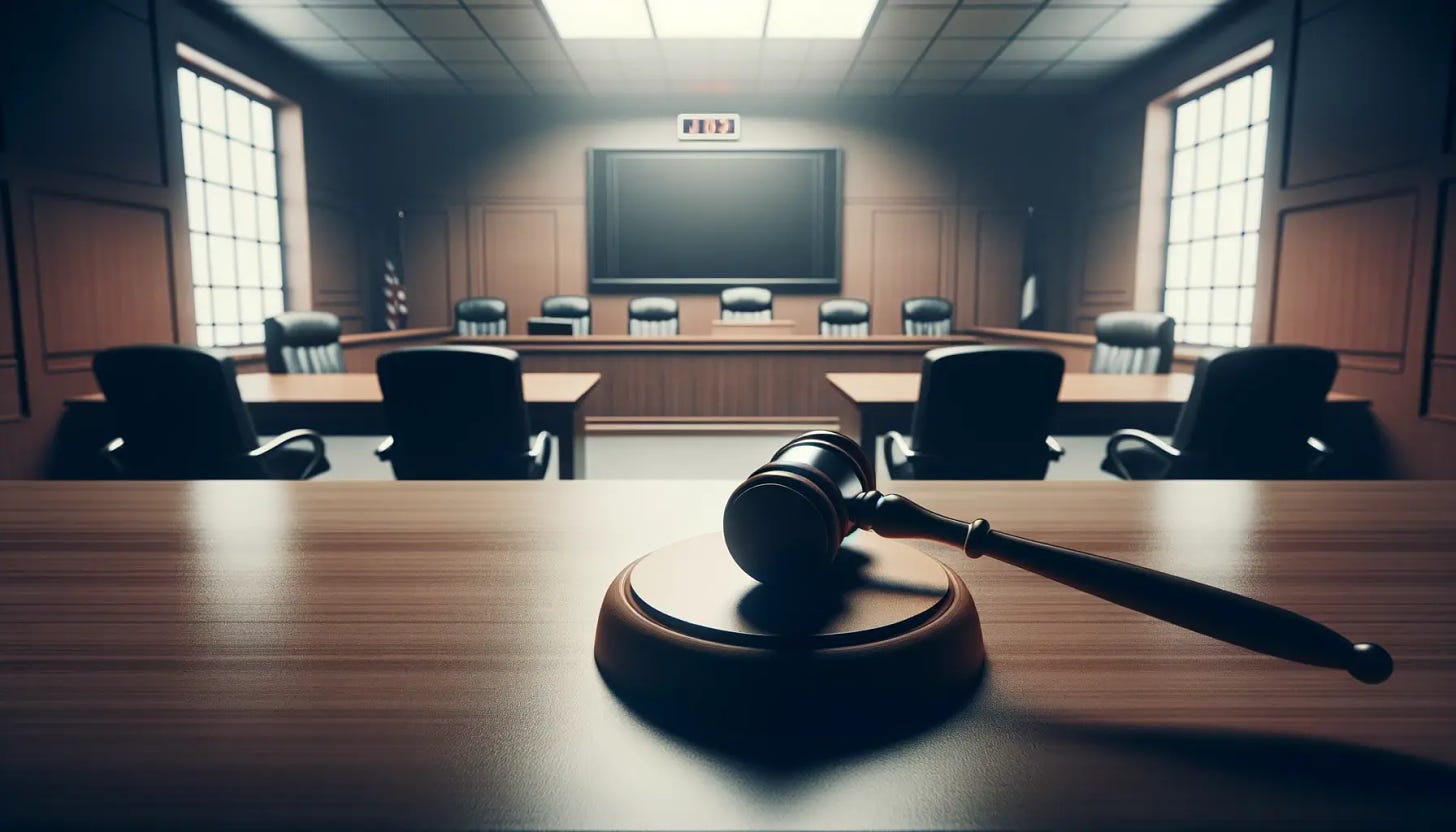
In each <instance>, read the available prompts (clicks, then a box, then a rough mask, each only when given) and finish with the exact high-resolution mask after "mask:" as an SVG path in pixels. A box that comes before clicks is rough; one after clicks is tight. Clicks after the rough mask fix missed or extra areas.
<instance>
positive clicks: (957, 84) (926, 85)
mask: <svg viewBox="0 0 1456 832" xmlns="http://www.w3.org/2000/svg"><path fill="white" fill-rule="evenodd" d="M963 85H964V83H963V82H961V81H917V80H914V79H911V80H909V81H906V82H905V83H903V84H901V85H900V89H899V90H898V91H897V92H898V94H899V95H955V94H956V93H958V92H960V91H961V87H962V86H963Z"/></svg>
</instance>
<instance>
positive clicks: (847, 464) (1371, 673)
mask: <svg viewBox="0 0 1456 832" xmlns="http://www.w3.org/2000/svg"><path fill="white" fill-rule="evenodd" d="M873 470H874V469H873V468H872V466H871V465H870V463H869V461H868V460H867V459H866V458H865V456H864V454H863V453H862V452H861V450H860V448H859V445H858V444H856V443H855V442H854V441H853V440H852V439H850V438H849V437H847V436H845V435H843V434H840V433H835V432H833V431H810V432H808V433H805V434H803V435H801V436H799V437H798V438H796V439H794V440H793V441H791V442H789V443H788V444H787V445H785V446H784V447H783V448H781V449H779V451H778V452H777V453H775V454H774V456H773V459H772V460H770V461H769V462H768V464H766V465H764V466H762V467H760V468H759V469H758V470H757V471H755V472H754V473H753V474H752V475H751V476H749V478H748V479H747V480H745V481H744V482H743V484H741V485H740V486H738V488H737V489H735V490H734V492H733V494H732V496H731V497H729V499H728V504H727V506H726V508H725V509H724V512H723V535H724V539H725V541H726V542H727V545H728V551H729V554H731V555H732V556H733V559H734V561H736V562H737V563H738V565H739V567H740V568H742V569H743V571H744V572H746V573H748V574H749V575H750V576H752V577H753V578H755V579H757V580H758V581H759V582H761V583H763V584H765V585H766V586H770V587H773V588H774V589H775V592H776V594H778V595H783V594H785V593H787V592H792V591H793V589H794V588H796V587H812V586H815V585H816V584H819V583H821V582H823V581H825V580H827V576H828V575H829V573H830V567H831V565H832V564H833V562H834V559H835V557H836V555H837V554H838V552H839V546H840V543H841V542H842V541H843V540H844V537H845V535H847V534H849V533H850V532H851V531H853V530H855V529H856V528H859V529H866V530H869V531H873V532H875V533H876V534H879V535H881V536H884V537H892V538H897V537H898V538H919V539H923V540H935V541H939V542H941V543H946V544H949V545H951V546H955V547H957V548H959V549H961V550H962V551H963V552H965V553H966V555H968V556H970V557H972V558H975V557H980V556H982V555H987V556H990V557H993V558H995V559H996V560H999V561H1002V562H1003V563H1008V564H1011V565H1012V566H1016V567H1019V568H1021V569H1025V570H1027V571H1029V572H1034V573H1036V574H1038V575H1041V576H1043V577H1046V578H1050V579H1052V580H1054V581H1057V582H1058V583H1062V584H1065V585H1067V586H1069V587H1072V588H1074V589H1078V590H1081V591H1083V592H1086V593H1088V594H1091V595H1095V596H1097V597H1098V598H1102V599H1104V600H1107V601H1111V602H1112V603H1114V604H1118V605H1120V606H1123V607H1127V608H1128V609H1133V610H1137V611H1138V612H1141V613H1145V614H1147V615H1151V616H1153V617H1155V618H1160V619H1162V620H1164V621H1167V622H1169V623H1171V624H1176V625H1178V626H1179V627H1183V628H1185V629H1188V630H1192V631H1194V632H1197V633H1202V634H1204V635H1206V636H1210V637H1212V638H1216V639H1219V640H1221V641H1226V642H1228V643H1230V644H1237V645H1239V646H1240V647H1245V648H1248V649H1250V650H1254V651H1256V652H1259V653H1264V654H1266V655H1270V656H1277V657H1279V658H1282V659H1288V660H1290V661H1296V662H1302V663H1304V664H1309V665H1315V666H1318V667H1332V668H1340V669H1343V670H1345V671H1347V672H1349V674H1350V675H1351V676H1354V677H1355V678H1356V679H1359V680H1360V681H1362V682H1365V683H1367V684H1379V683H1380V682H1383V681H1385V680H1386V679H1388V678H1390V674H1391V672H1392V671H1393V669H1394V662H1393V660H1392V659H1391V657H1390V654H1389V653H1387V652H1386V651H1385V649H1384V648H1382V647H1381V646H1380V645H1378V644H1372V643H1369V642H1363V643H1358V644H1357V643H1352V642H1351V641H1350V640H1349V639H1347V638H1345V637H1344V636H1342V635H1340V634H1339V633H1337V632H1335V631H1334V630H1332V629H1330V628H1329V627H1326V626H1324V625H1323V624H1320V623H1319V622H1317V621H1313V620H1311V619H1309V618H1305V617H1304V616H1302V615H1299V614H1298V613H1295V612H1292V611H1290V610H1286V609H1283V608H1282V607H1276V606H1274V605H1272V604H1266V603H1264V602H1263V601H1256V600H1254V599H1253V598H1247V597H1245V596H1242V595H1238V594H1236V593H1233V592H1229V591H1227V590H1223V589H1219V588H1217V587H1212V586H1208V585H1207V584H1201V583H1198V582H1196V581H1190V580H1187V579H1186V578H1180V577H1178V576H1176V575H1169V574H1166V573H1163V572H1158V571H1155V570H1152V569H1146V568H1144V567H1141V566H1137V565H1135V564H1131V563H1125V562H1123V561H1119V560H1113V559H1111V558H1105V557H1101V556H1099V555H1093V554H1090V553H1087V552H1080V551H1077V550H1075V549H1065V548H1062V547H1060V546H1053V545H1051V544H1049V543H1042V542H1039V541H1036V540H1028V539H1026V538H1022V537H1017V536H1015V535H1010V534H1005V533H1003V532H998V531H995V530H994V529H992V528H991V525H990V524H989V523H987V522H986V521H985V520H981V519H978V520H973V521H971V522H965V521H961V520H956V519H954V518H950V517H946V516H944V515H941V514H937V513H935V512H933V511H930V510H929V509H926V508H924V507H922V506H920V505H917V504H916V503H914V502H912V501H910V500H908V499H906V498H904V497H901V496H899V495H896V494H881V493H880V492H878V491H876V490H874V473H873Z"/></svg>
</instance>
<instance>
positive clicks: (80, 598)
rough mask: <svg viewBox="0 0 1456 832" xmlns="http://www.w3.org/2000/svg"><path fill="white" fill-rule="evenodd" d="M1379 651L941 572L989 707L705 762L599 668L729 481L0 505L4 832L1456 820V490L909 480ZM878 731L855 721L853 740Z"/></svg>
mask: <svg viewBox="0 0 1456 832" xmlns="http://www.w3.org/2000/svg"><path fill="white" fill-rule="evenodd" d="M904 485H905V486H906V487H905V492H906V493H907V494H909V495H910V496H912V497H915V498H916V499H920V500H923V501H924V502H926V503H927V504H928V505H929V506H931V507H932V508H934V509H937V510H939V511H943V512H947V513H950V514H956V515H962V516H978V515H979V516H985V517H987V518H989V519H990V520H991V521H992V522H993V523H994V524H995V525H996V526H997V527H998V528H1001V529H1004V530H1007V531H1012V532H1016V533H1021V534H1025V535H1029V536H1033V537H1042V538H1044V539H1047V540H1050V541H1053V542H1056V543H1061V544H1065V545H1070V546H1076V547H1081V548H1085V549H1090V550H1092V551H1096V552H1099V553H1103V554H1107V555H1109V556H1113V557H1118V558H1123V559H1127V560H1131V561H1134V562H1137V563H1141V564H1144V565H1147V566H1151V567H1155V568H1159V569H1165V570H1171V571H1174V572H1177V573H1178V574H1181V575H1184V576H1187V577H1190V578H1194V579H1197V580H1202V581H1206V582H1210V583H1213V584H1217V585H1219V586H1223V587H1226V588H1229V589H1232V590H1235V591H1239V592H1245V593H1250V594H1253V595H1255V596H1257V597H1260V598H1263V599H1265V600H1268V601H1271V602H1275V603H1279V604H1284V605H1287V606H1290V607H1292V608H1293V609H1295V610H1297V611H1299V612H1301V613H1304V614H1307V615H1311V616H1313V617H1315V618H1317V619H1319V620H1321V621H1323V622H1324V623H1327V624H1329V625H1331V626H1333V627H1336V628H1337V629H1339V630H1341V631H1342V632H1344V633H1346V634H1347V635H1349V636H1352V637H1355V638H1357V639H1368V640H1373V641H1378V642H1380V643H1382V644H1384V645H1385V646H1386V647H1387V648H1389V650H1390V651H1391V653H1392V654H1394V656H1395V660H1396V671H1395V675H1394V677H1393V678H1392V679H1391V680H1390V681H1389V682H1387V683H1386V684H1384V685H1382V686H1378V687H1367V686H1364V685H1360V684H1359V683H1357V682H1355V681H1354V680H1352V679H1350V678H1349V677H1347V676H1345V675H1344V674H1343V673H1340V672H1337V671H1329V670H1321V669H1315V668H1308V667H1304V666H1300V665H1294V664H1289V663H1285V662H1281V661H1278V660H1275V659H1271V658H1267V657H1264V656H1259V655H1255V654H1252V653H1248V652H1245V651H1243V650H1240V649H1238V648H1235V647H1231V646H1228V645H1224V644H1221V643H1218V642H1214V641H1211V640H1209V639H1206V638H1203V637H1201V636H1198V635H1195V634H1192V633H1188V632H1185V631H1182V630H1179V629H1176V628H1174V627H1172V626H1170V625H1167V624H1164V623H1162V622H1158V621H1155V620H1152V619H1149V618H1146V617H1143V616H1141V615H1138V614H1136V613H1132V612H1129V611H1126V610H1122V609H1120V608H1117V607H1114V606H1111V605H1109V604H1107V603H1105V602H1102V601H1099V600H1097V599H1094V598H1091V597H1088V596H1084V595H1081V594H1079V593H1076V592H1073V591H1071V590H1069V589H1066V588H1063V587H1061V586H1058V585H1056V584H1052V583H1049V582H1047V581H1045V580H1043V579H1041V578H1038V577H1036V576H1034V575H1030V574H1027V573H1023V572H1020V571H1017V570H1015V569H1013V568H1011V567H1008V566H1005V565H1003V564H1000V563H996V562H993V561H990V560H984V559H983V560H979V561H971V560H969V559H966V558H964V557H961V556H959V555H957V554H955V553H954V552H950V551H947V550H943V549H934V548H932V547H930V546H929V545H927V546H926V547H925V548H926V550H927V551H931V552H932V553H933V554H935V555H936V556H937V557H940V558H941V559H942V560H943V561H944V562H945V563H947V564H949V565H950V566H951V567H952V568H953V569H955V570H956V571H958V572H959V573H960V574H961V575H962V576H964V577H965V578H966V579H967V581H968V584H969V585H970V587H971V589H972V592H973V593H974V594H975V597H976V602H977V605H978V606H979V608H980V615H981V619H982V621H983V623H984V628H985V637H986V643H987V646H988V649H989V652H990V664H989V667H988V671H987V677H986V680H985V683H984V685H983V688H982V690H981V692H980V693H979V694H978V696H977V697H976V698H975V699H974V700H973V701H972V702H971V703H969V704H968V705H967V706H966V707H965V708H964V709H963V710H961V711H960V712H958V713H956V714H954V715H952V716H951V717H950V718H949V719H948V720H947V721H945V722H944V723H942V724H940V725H938V726H936V727H934V728H931V729H929V730H926V731H924V732H923V733H920V734H917V735H915V736H911V737H908V738H903V739H901V740H899V741H897V742H894V743H891V744H888V745H884V746H874V747H867V748H850V749H842V750H839V751H835V752H827V751H824V750H822V749H814V748H797V749H795V748H773V747H771V746H767V745H766V746H763V747H756V748H755V749H753V750H749V751H743V750H739V751H729V750H721V749H714V748H705V747H700V746H697V745H694V744H693V743H691V742H689V741H687V740H684V739H681V738H678V737H676V736H673V735H670V734H667V733H664V732H663V731H661V730H660V729H658V728H655V727H652V726H651V725H649V724H648V723H645V722H643V721H641V720H640V719H639V718H637V717H636V716H634V715H633V714H632V713H631V712H629V711H628V710H626V709H625V708H624V707H623V706H622V705H621V704H620V703H619V702H618V701H617V700H616V699H615V698H614V697H613V696H612V695H611V694H610V692H609V691H608V690H607V689H606V688H605V686H604V685H603V683H602V681H601V679H600V678H599V676H598V675H597V672H596V669H595V667H594V665H593V662H592V652H591V651H592V639H593V632H594V627H595V620H596V614H597V608H598V604H599V602H600V600H601V598H602V595H603V593H604V591H605V589H606V587H607V585H608V583H609V581H610V580H611V578H612V577H613V576H614V575H615V574H616V573H617V571H618V570H620V569H621V568H622V567H623V566H624V565H625V564H626V563H628V562H629V561H631V560H633V559H634V558H636V557H638V556H639V555H641V554H643V553H644V552H647V551H649V550H651V549H653V548H655V547H659V546H662V545H664V544H666V543H669V542H671V541H673V540H676V539H679V538H682V537H685V536H688V535H692V534H696V533H699V532H702V531H706V530H711V529H713V528H714V527H715V526H716V524H717V523H718V522H719V520H720V515H721V507H722V504H723V500H724V498H725V497H726V495H727V494H728V492H729V490H730V489H731V487H732V486H733V483H728V482H703V481H695V482H671V483H653V482H641V481H636V482H592V481H586V482H564V483H557V482H545V483H455V484H451V483H423V482H421V483H411V482H404V483H366V482H357V483H356V482H342V483H327V482H318V483H270V482H232V483H227V482H202V483H53V482H35V483H4V484H0V789H3V792H4V794H5V799H4V802H3V804H0V817H3V819H4V820H3V823H0V825H4V826H9V827H12V828H13V827H20V826H27V825H30V824H33V823H40V822H44V823H45V824H46V825H50V826H88V825H104V826H110V827H116V826H152V827H175V826H195V827H207V828H215V827H218V826H222V825H248V824H285V823H286V824H287V825H290V826H294V827H298V826H333V827H349V828H358V827H376V828H377V827H391V826H394V827H398V826H408V827H410V828H427V827H452V828H475V827H482V828H485V827H495V828H504V827H510V828H523V827H525V828H577V829H579V828H602V827H610V828H637V829H645V828H683V829H688V828H693V829H696V828H780V829H782V828H790V827H792V828H830V827H857V828H949V827H968V826H977V827H993V828H1068V827H1089V826H1090V827H1108V826H1117V827H1129V826H1138V827H1142V828H1168V827H1171V826H1178V825H1184V826H1190V825H1191V826H1197V827H1200V828H1210V827H1230V826H1243V827H1248V828H1260V829H1264V828H1270V827H1272V826H1276V825H1279V824H1281V823H1282V824H1288V825H1300V826H1304V827H1314V828H1329V827H1332V826H1339V827H1343V828H1370V827H1377V826H1379V827H1388V826H1393V825H1424V826H1426V827H1428V828H1452V827H1453V824H1456V802H1453V801H1452V800H1451V795H1452V794H1456V776H1453V772H1456V767H1453V764H1456V696H1452V692H1453V691H1456V600H1453V599H1456V483H1436V482H1419V483H1418V482H1376V483H1345V482H1333V483H1331V482H1326V483H1245V482H1168V483H1060V482H1038V483H905V484H904ZM856 728H857V726H856V725H846V726H845V727H844V731H845V734H846V736H851V737H852V736H854V732H855V731H856Z"/></svg>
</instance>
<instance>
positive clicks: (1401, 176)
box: [1059, 0, 1456, 477]
mask: <svg viewBox="0 0 1456 832" xmlns="http://www.w3.org/2000/svg"><path fill="white" fill-rule="evenodd" d="M1270 38H1272V39H1273V40H1274V54H1273V56H1272V59H1271V61H1272V64H1273V67H1274V84H1273V101H1272V107H1271V121H1270V138H1269V166H1268V169H1267V172H1266V187H1265V193H1264V209H1263V210H1264V215H1263V219H1262V223H1261V225H1262V233H1261V235H1260V236H1261V238H1260V260H1259V289H1258V292H1257V303H1256V305H1255V320H1254V339H1255V341H1256V342H1276V343H1310V344H1318V345H1321V346H1325V347H1328V348H1330V349H1333V350H1335V351H1336V352H1338V353H1339V355H1340V363H1341V370H1340V374H1339V377H1338V379H1337V380H1336V387H1337V388H1338V389H1340V390H1343V391H1346V392H1350V393H1357V394H1362V395H1367V396H1370V397H1371V398H1372V400H1373V402H1374V412H1375V414H1376V417H1377V419H1378V420H1379V422H1380V425H1381V427H1382V429H1383V431H1384V433H1385V435H1386V437H1387V439H1388V440H1389V442H1390V444H1391V449H1392V451H1393V452H1394V459H1395V461H1396V470H1395V471H1394V473H1399V474H1404V475H1409V476H1422V477H1451V476H1456V425H1453V424H1452V423H1453V422H1456V288H1453V284H1456V256H1453V254H1452V253H1451V250H1452V247H1453V246H1456V237H1453V236H1452V232H1453V231H1456V221H1453V219H1452V218H1451V211H1452V205H1451V195H1452V184H1453V183H1456V148H1453V146H1452V137H1453V131H1452V125H1453V117H1456V111H1453V107H1452V101H1453V95H1456V87H1453V83H1452V79H1453V75H1452V62H1453V44H1456V6H1453V5H1452V4H1450V3H1448V2H1443V0H1409V2H1402V3H1386V2H1381V0H1322V1H1321V2H1302V3H1301V2H1295V0H1270V2H1265V3H1261V4H1251V5H1248V6H1245V7H1241V8H1237V9H1235V10H1234V11H1232V12H1230V13H1227V14H1224V15H1221V16H1219V17H1217V18H1215V19H1214V20H1212V21H1210V22H1209V24H1207V25H1205V26H1203V27H1201V28H1200V29H1198V30H1196V31H1195V32H1193V33H1192V34H1190V35H1189V36H1188V37H1187V38H1186V39H1184V40H1183V41H1181V42H1179V43H1176V44H1174V45H1173V46H1172V47H1171V48H1169V49H1167V50H1165V51H1164V52H1162V53H1160V54H1157V55H1154V56H1152V57H1150V58H1149V59H1147V60H1145V61H1143V62H1141V63H1139V64H1137V65H1135V66H1134V67H1132V68H1131V69H1130V70H1129V71H1128V72H1127V73H1126V74H1125V75H1124V76H1122V77H1121V78H1119V79H1117V80H1115V81H1114V82H1113V83H1112V84H1110V85H1109V87H1108V92H1106V93H1105V94H1103V95H1102V96H1100V97H1099V100H1098V101H1097V102H1095V103H1094V105H1093V106H1092V108H1091V109H1090V110H1089V115H1088V119H1087V127H1086V130H1087V132H1088V133H1089V140H1088V145H1087V146H1088V150H1087V152H1086V154H1085V156H1084V159H1083V165H1082V174H1081V176H1080V181H1081V190H1082V195H1081V197H1080V199H1079V200H1078V201H1079V202H1080V206H1081V207H1080V208H1079V209H1078V211H1077V221H1076V227H1077V230H1076V231H1074V234H1073V237H1074V245H1073V250H1074V252H1076V253H1077V255H1078V259H1077V262H1075V263H1074V265H1073V268H1072V272H1073V277H1072V279H1071V281H1070V282H1069V284H1070V285H1069V287H1068V289H1069V296H1068V298H1067V309H1068V310H1069V314H1068V315H1067V316H1066V317H1065V318H1064V319H1062V320H1061V321H1059V323H1060V324H1061V325H1063V326H1065V327H1066V328H1067V329H1069V330H1073V331H1084V332H1085V331H1090V328H1091V324H1092V321H1093V320H1094V319H1095V316H1096V315H1097V314H1098V313H1100V312H1102V311H1107V310H1110V309H1115V308H1131V307H1133V306H1134V305H1136V300H1137V299H1136V298H1135V297H1134V293H1135V272H1136V257H1137V252H1138V245H1139V241H1138V239H1137V234H1138V226H1139V222H1138V220H1139V219H1144V218H1143V217H1141V215H1140V213H1139V212H1140V211H1145V210H1166V209H1165V208H1164V207H1163V206H1162V204H1159V205H1157V206H1155V207H1146V208H1145V207H1143V206H1144V203H1142V202H1141V200H1140V196H1139V186H1140V184H1141V176H1142V169H1141V153H1142V147H1143V135H1142V132H1141V131H1142V129H1143V126H1144V125H1145V124H1146V111H1145V110H1146V106H1147V104H1148V103H1149V102H1150V101H1152V100H1154V99H1155V98H1157V97H1158V96H1160V95H1162V94H1164V93H1166V92H1167V91H1169V90H1171V89H1173V88H1174V87H1176V86H1177V85H1178V84H1180V83H1182V82H1184V81H1186V80H1188V79H1190V78H1192V77H1194V76H1196V75H1198V74H1199V73H1201V72H1203V71H1205V70H1208V69H1210V68H1212V67H1214V66H1217V65H1218V64H1220V63H1221V62H1223V61H1225V60H1227V59H1229V58H1231V57H1233V56H1235V55H1237V54H1239V53H1240V52H1242V51H1244V50H1245V49H1248V48H1249V47H1251V46H1253V45H1255V44H1257V43H1258V42H1260V41H1262V40H1265V39H1270ZM1153 227H1155V228H1156V227H1160V226H1159V225H1158V224H1156V223H1154V224H1153Z"/></svg>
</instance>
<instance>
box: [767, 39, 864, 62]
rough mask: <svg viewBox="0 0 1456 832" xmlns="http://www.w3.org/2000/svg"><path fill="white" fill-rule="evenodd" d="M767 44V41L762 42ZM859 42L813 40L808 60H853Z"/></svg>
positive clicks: (856, 53)
mask: <svg viewBox="0 0 1456 832" xmlns="http://www.w3.org/2000/svg"><path fill="white" fill-rule="evenodd" d="M764 42H765V43H767V42H768V41H764ZM860 43H861V41H857V40H836V39H825V40H815V41H810V43H809V59H810V60H815V61H830V60H834V59H836V58H848V59H850V60H853V59H854V56H855V55H858V54H859V47H860Z"/></svg>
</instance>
